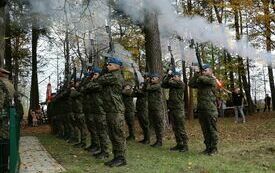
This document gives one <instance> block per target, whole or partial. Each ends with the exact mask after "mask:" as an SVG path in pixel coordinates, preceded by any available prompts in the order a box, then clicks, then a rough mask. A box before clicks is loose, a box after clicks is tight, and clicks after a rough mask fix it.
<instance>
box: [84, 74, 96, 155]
mask: <svg viewBox="0 0 275 173" xmlns="http://www.w3.org/2000/svg"><path fill="white" fill-rule="evenodd" d="M91 77H92V73H91V72H87V73H86V74H85V78H84V79H83V80H82V82H81V92H82V95H83V112H84V114H85V120H86V125H87V129H88V131H89V133H90V146H88V147H86V148H85V150H87V151H90V152H91V153H92V154H98V153H100V144H99V139H98V136H97V129H96V125H95V121H94V117H93V109H94V106H93V104H92V102H91V97H92V96H91V94H90V92H89V91H88V90H87V85H88V84H89V83H90V81H91Z"/></svg>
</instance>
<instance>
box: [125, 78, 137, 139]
mask: <svg viewBox="0 0 275 173" xmlns="http://www.w3.org/2000/svg"><path fill="white" fill-rule="evenodd" d="M122 99H123V103H124V106H125V114H124V116H125V120H126V124H127V126H128V132H129V136H128V137H127V138H126V140H135V127H134V123H135V106H134V100H133V87H132V85H131V84H130V83H125V85H124V86H123V90H122Z"/></svg>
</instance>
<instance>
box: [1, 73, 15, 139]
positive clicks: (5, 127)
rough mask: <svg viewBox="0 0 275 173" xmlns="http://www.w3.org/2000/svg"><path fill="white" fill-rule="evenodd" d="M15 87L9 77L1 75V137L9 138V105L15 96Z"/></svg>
mask: <svg viewBox="0 0 275 173" xmlns="http://www.w3.org/2000/svg"><path fill="white" fill-rule="evenodd" d="M14 93H15V91H14V87H13V85H12V83H11V82H10V81H9V80H8V79H7V78H2V77H0V138H4V139H8V138H9V117H8V112H9V106H10V105H11V103H12V99H13V98H14Z"/></svg>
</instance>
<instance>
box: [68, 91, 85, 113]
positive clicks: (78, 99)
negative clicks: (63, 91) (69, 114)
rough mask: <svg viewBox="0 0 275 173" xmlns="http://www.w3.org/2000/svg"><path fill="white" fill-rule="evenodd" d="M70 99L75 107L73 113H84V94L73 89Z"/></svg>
mask: <svg viewBox="0 0 275 173" xmlns="http://www.w3.org/2000/svg"><path fill="white" fill-rule="evenodd" d="M70 98H71V101H72V105H73V106H72V111H73V113H83V106H82V94H81V93H80V92H79V91H78V90H76V89H71V92H70Z"/></svg>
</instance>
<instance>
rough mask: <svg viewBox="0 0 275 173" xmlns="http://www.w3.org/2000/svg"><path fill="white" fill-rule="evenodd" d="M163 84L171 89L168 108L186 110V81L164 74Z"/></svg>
mask: <svg viewBox="0 0 275 173" xmlns="http://www.w3.org/2000/svg"><path fill="white" fill-rule="evenodd" d="M161 86H162V87H163V88H167V89H169V100H168V109H180V110H184V83H183V82H182V81H175V80H173V79H171V78H170V77H169V76H168V75H166V76H164V78H163V80H162V84H161Z"/></svg>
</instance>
